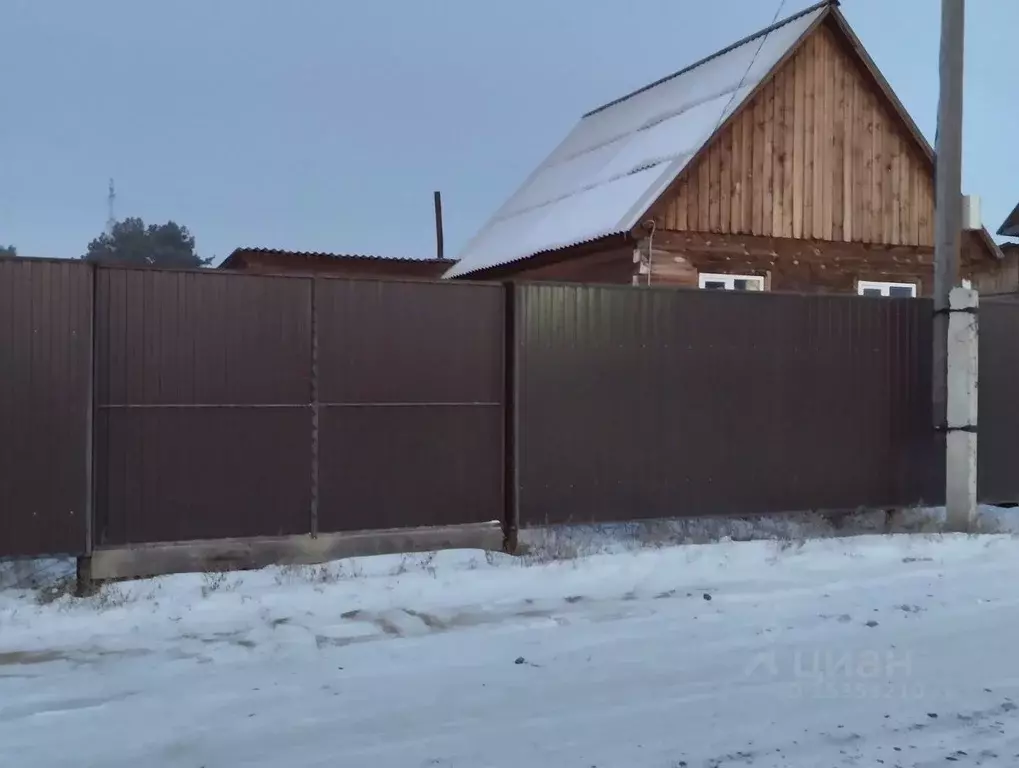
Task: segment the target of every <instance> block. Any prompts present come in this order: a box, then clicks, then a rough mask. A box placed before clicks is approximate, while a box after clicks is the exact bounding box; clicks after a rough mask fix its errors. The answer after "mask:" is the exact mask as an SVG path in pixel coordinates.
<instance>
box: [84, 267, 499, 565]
mask: <svg viewBox="0 0 1019 768" xmlns="http://www.w3.org/2000/svg"><path fill="white" fill-rule="evenodd" d="M502 295H503V292H502V289H501V288H500V287H499V286H486V285H480V286H479V285H459V284H457V285H453V284H427V283H425V284H421V283H412V282H406V283H402V282H379V281H373V280H344V279H331V278H317V279H311V278H292V277H260V276H249V275H236V274H228V273H216V272H209V273H198V272H163V271H152V270H125V269H108V268H100V269H99V271H98V282H97V301H98V305H97V306H98V312H97V321H96V326H97V339H98V344H97V363H98V388H97V394H98V397H97V409H98V410H97V412H98V424H97V427H98V429H97V449H98V450H97V457H98V483H97V504H96V508H97V544H98V545H100V546H102V545H123V544H134V543H142V542H160V541H180V540H192V539H213V538H226V537H247V536H279V535H287V534H298V533H318V532H329V531H349V530H364V529H380V528H405V527H416V526H426V525H437V524H451V523H469V522H483V521H487V520H492V519H500V517H501V509H502V507H501V493H502V464H503V462H502V455H503V452H502V430H501V425H502V395H503V386H502V382H503V379H502V375H503V374H502V356H503V342H502V327H503V302H502Z"/></svg>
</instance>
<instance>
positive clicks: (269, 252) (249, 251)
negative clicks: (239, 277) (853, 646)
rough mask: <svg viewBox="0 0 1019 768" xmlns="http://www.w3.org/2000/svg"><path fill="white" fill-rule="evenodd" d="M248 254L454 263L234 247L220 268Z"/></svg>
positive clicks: (397, 257)
mask: <svg viewBox="0 0 1019 768" xmlns="http://www.w3.org/2000/svg"><path fill="white" fill-rule="evenodd" d="M248 254H262V255H268V256H286V257H292V258H297V259H301V258H304V259H337V260H339V259H351V260H354V259H356V260H359V261H400V262H415V263H417V262H429V263H432V264H453V263H454V262H453V260H452V259H435V258H423V259H418V258H414V257H413V256H377V255H373V254H364V253H324V252H322V251H288V250H287V249H285V248H234V250H233V252H232V253H231V254H230V255H229V256H227V257H226V258H225V259H224V260H223V263H222V264H220V265H219V268H220V269H222V268H224V267H226V268H229V267H230V266H231V265H232V261H231V260H232V259H234V258H235V257H238V258H239V257H241V256H245V255H248Z"/></svg>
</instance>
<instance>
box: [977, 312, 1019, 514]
mask: <svg viewBox="0 0 1019 768" xmlns="http://www.w3.org/2000/svg"><path fill="white" fill-rule="evenodd" d="M978 322H979V338H980V346H979V356H980V380H979V390H978V394H977V396H978V398H979V399H978V403H977V407H978V409H979V420H978V421H979V426H978V430H979V431H978V432H977V443H978V444H977V465H978V466H977V488H978V489H979V496H980V499H981V500H982V501H985V502H988V503H1002V502H1017V501H1019V406H1017V405H1016V401H1015V399H1014V398H1015V393H1016V383H1017V382H1019V303H1016V302H1014V301H1010V300H1008V299H1004V300H994V299H989V300H984V301H981V304H980V309H979V315H978Z"/></svg>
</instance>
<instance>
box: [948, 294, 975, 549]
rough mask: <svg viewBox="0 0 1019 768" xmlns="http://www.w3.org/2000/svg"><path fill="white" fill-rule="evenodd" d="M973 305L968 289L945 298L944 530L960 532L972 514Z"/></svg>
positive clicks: (973, 420)
mask: <svg viewBox="0 0 1019 768" xmlns="http://www.w3.org/2000/svg"><path fill="white" fill-rule="evenodd" d="M978 303H979V297H978V295H977V292H976V291H974V290H972V289H970V288H953V289H952V291H951V294H950V295H949V317H948V376H947V385H948V387H947V389H948V391H947V396H948V402H947V413H946V416H947V418H946V421H945V430H946V435H945V514H946V522H947V527H948V529H949V530H952V531H960V532H967V531H969V530H970V529H971V527H972V526H973V523H974V521H975V520H976V512H977V385H978V369H977V364H978V357H977V349H978V323H977V306H978Z"/></svg>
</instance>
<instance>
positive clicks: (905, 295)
mask: <svg viewBox="0 0 1019 768" xmlns="http://www.w3.org/2000/svg"><path fill="white" fill-rule="evenodd" d="M856 292H857V293H858V294H860V295H861V296H884V297H885V298H893V299H915V298H916V283H883V282H880V281H877V280H859V281H857V283H856Z"/></svg>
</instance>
